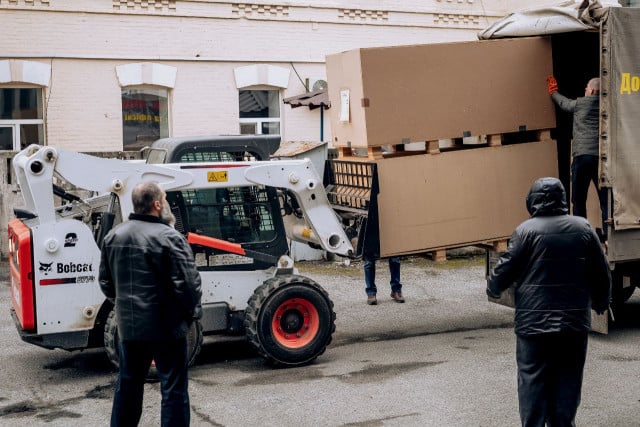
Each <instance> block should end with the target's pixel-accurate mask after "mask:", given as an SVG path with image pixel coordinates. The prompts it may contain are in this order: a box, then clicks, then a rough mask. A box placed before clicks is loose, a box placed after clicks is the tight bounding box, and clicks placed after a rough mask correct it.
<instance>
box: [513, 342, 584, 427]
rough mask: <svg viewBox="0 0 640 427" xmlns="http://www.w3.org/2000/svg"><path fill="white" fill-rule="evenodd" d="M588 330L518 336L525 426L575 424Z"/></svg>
mask: <svg viewBox="0 0 640 427" xmlns="http://www.w3.org/2000/svg"><path fill="white" fill-rule="evenodd" d="M587 338H588V335H587V333H586V332H585V333H579V332H576V333H571V332H570V333H564V332H559V333H547V334H539V335H533V336H517V339H516V360H517V363H518V400H519V403H520V419H521V421H522V426H523V427H534V426H535V427H544V425H545V423H546V425H547V426H548V427H563V426H575V421H574V420H575V416H576V413H577V411H578V406H579V405H580V392H581V389H582V373H583V370H584V362H585V359H586V355H587Z"/></svg>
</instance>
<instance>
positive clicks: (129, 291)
mask: <svg viewBox="0 0 640 427" xmlns="http://www.w3.org/2000/svg"><path fill="white" fill-rule="evenodd" d="M99 279H100V287H101V289H102V292H103V293H104V294H105V296H106V297H107V299H109V300H110V301H111V302H112V303H114V304H115V311H116V318H117V324H118V334H119V335H120V338H121V339H123V340H136V341H145V340H168V339H176V338H182V337H184V336H186V334H187V331H188V330H189V327H190V324H191V322H192V320H193V319H194V318H197V317H199V316H200V315H201V307H200V298H201V295H202V292H201V289H200V274H199V273H198V270H197V269H196V266H195V263H194V258H193V253H192V252H191V247H190V246H189V244H188V243H187V241H186V239H185V238H184V236H183V235H182V234H180V233H179V232H178V231H176V230H175V229H173V228H172V227H170V226H168V225H166V224H164V223H163V222H162V221H161V220H160V218H158V217H155V216H151V215H139V214H131V215H130V216H129V221H126V222H124V223H122V224H119V225H118V226H117V227H115V228H114V229H113V230H111V231H110V232H109V233H108V234H107V236H106V237H105V239H104V243H103V245H102V255H101V262H100V275H99Z"/></svg>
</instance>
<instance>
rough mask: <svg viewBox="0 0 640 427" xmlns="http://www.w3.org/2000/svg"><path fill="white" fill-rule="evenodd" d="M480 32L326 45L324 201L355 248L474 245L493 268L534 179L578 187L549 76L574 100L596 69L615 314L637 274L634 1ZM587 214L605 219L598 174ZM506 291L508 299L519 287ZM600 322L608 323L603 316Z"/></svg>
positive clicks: (526, 15) (503, 23)
mask: <svg viewBox="0 0 640 427" xmlns="http://www.w3.org/2000/svg"><path fill="white" fill-rule="evenodd" d="M480 38H481V40H478V41H472V42H456V43H439V44H427V45H414V46H393V47H383V48H364V49H356V50H352V51H346V52H341V53H338V54H334V55H329V56H328V57H327V76H328V83H329V98H330V100H331V103H332V108H331V125H332V132H333V140H332V142H333V144H334V146H337V147H338V149H339V150H340V158H338V159H334V160H330V161H329V163H328V165H327V167H326V168H325V170H326V175H325V185H326V186H327V191H328V195H329V199H330V201H331V203H332V205H333V206H334V209H336V211H338V212H340V215H341V217H342V218H343V223H345V224H347V233H348V235H349V236H350V237H351V238H354V246H355V247H356V254H357V255H360V254H362V253H363V252H368V253H371V254H375V255H376V256H382V257H385V256H397V255H407V254H418V253H424V252H427V253H431V254H432V255H433V257H434V258H436V259H442V258H443V257H444V256H446V250H447V249H449V248H456V247H463V246H467V245H477V246H480V247H482V248H485V249H486V250H487V257H486V260H487V261H486V271H487V274H488V272H489V271H490V270H491V268H492V267H493V265H494V264H495V262H496V261H497V258H498V257H497V255H498V253H499V252H501V251H504V250H506V247H507V242H508V239H509V237H510V235H511V233H512V231H513V230H514V229H515V227H516V226H517V225H518V224H519V223H520V222H522V221H524V220H525V219H526V218H527V217H528V213H527V212H526V209H525V203H524V200H525V195H526V193H527V191H528V189H529V187H530V185H531V183H532V182H533V181H534V180H535V179H536V178H539V177H542V176H555V177H559V178H560V179H561V181H562V182H563V184H564V186H565V188H566V189H567V193H568V194H570V191H571V188H570V164H571V131H572V122H571V120H572V117H571V116H570V115H568V114H566V113H563V112H562V111H560V110H559V109H557V108H556V107H555V106H554V105H553V103H552V101H551V99H550V97H549V95H548V93H547V88H546V78H547V77H548V76H550V75H554V76H555V77H556V79H557V81H558V85H559V89H560V92H561V93H562V94H564V95H565V96H568V97H570V98H576V97H578V96H584V88H585V86H586V83H587V81H588V80H589V79H591V78H592V77H600V79H601V94H600V133H599V139H600V156H599V157H600V166H599V183H598V184H599V187H600V188H604V189H606V191H607V193H608V196H609V206H608V208H609V209H608V213H607V215H608V216H607V218H606V222H607V224H608V226H609V229H610V231H609V237H608V242H607V250H606V255H607V258H608V261H609V263H610V267H611V271H612V278H613V300H612V308H613V313H615V311H616V309H617V308H618V307H621V305H622V303H623V302H625V301H626V300H628V299H629V298H630V297H631V296H632V294H633V292H634V290H635V289H636V288H637V287H638V286H640V245H639V244H638V241H639V239H640V220H639V218H640V186H638V185H637V183H638V182H640V168H638V167H637V165H638V163H639V162H640V150H638V148H637V134H638V133H639V132H640V129H639V128H638V125H637V123H638V122H637V120H636V117H637V115H638V113H639V112H640V83H639V82H640V75H639V73H638V70H640V57H638V55H637V51H636V46H637V43H636V41H638V40H640V10H639V9H636V8H622V7H611V8H602V7H600V6H599V4H597V2H583V3H582V5H578V4H576V5H575V6H569V7H557V8H544V9H537V10H533V11H529V12H527V11H524V12H518V13H514V14H512V15H509V16H507V17H505V18H504V19H503V20H500V21H498V22H496V23H495V24H494V25H492V26H491V27H490V28H488V29H487V30H485V31H483V32H482V33H481V34H480ZM383 65H384V66H383ZM420 144H421V145H420ZM416 145H417V148H416ZM588 216H589V220H590V222H591V223H592V225H593V226H594V227H595V228H596V229H597V228H601V227H602V222H601V221H602V220H601V217H600V209H599V206H598V204H597V196H596V192H595V186H592V189H591V190H590V194H589V201H588ZM500 302H502V303H505V304H507V305H513V303H514V301H513V294H512V293H510V292H507V293H506V295H505V296H504V299H503V300H502V301H500ZM594 315H595V313H594ZM614 317H615V316H614ZM598 320H599V322H594V324H595V325H596V326H594V327H597V328H599V329H600V330H601V331H602V332H605V331H606V330H607V328H608V325H607V323H608V320H609V319H608V318H606V319H598Z"/></svg>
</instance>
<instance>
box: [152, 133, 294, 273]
mask: <svg viewBox="0 0 640 427" xmlns="http://www.w3.org/2000/svg"><path fill="white" fill-rule="evenodd" d="M279 145H280V137H279V136H271V135H241V136H240V135H238V136H213V137H206V136H205V137H187V138H163V139H159V140H157V141H155V142H154V143H153V144H152V146H151V147H150V150H149V153H148V155H147V163H194V162H237V161H260V160H263V161H264V160H269V157H270V155H271V154H273V153H274V152H275V151H276V150H277V149H278V147H279ZM167 200H168V202H169V204H170V205H171V210H172V212H173V214H174V215H175V217H176V225H175V227H176V229H177V230H178V231H180V232H182V233H183V234H186V233H188V232H193V233H197V234H200V235H204V236H208V237H214V238H217V239H221V240H225V241H228V242H232V243H238V244H241V245H242V246H243V247H244V248H246V249H249V250H251V251H255V252H260V253H264V254H267V255H271V256H274V257H276V258H278V257H280V256H282V255H285V254H287V253H288V250H289V248H288V244H287V239H286V232H285V228H284V223H283V221H282V216H281V214H280V201H279V197H278V192H277V189H276V188H274V187H262V186H251V187H227V188H217V189H189V190H181V191H170V192H167ZM192 249H193V252H194V254H195V255H196V260H197V262H198V267H199V269H201V270H257V269H263V268H268V267H269V266H270V265H267V263H265V262H264V261H259V260H256V259H252V258H245V257H241V256H237V255H232V254H228V253H223V252H221V251H219V250H216V249H211V248H205V247H202V246H199V245H192Z"/></svg>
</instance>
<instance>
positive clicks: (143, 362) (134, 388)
mask: <svg viewBox="0 0 640 427" xmlns="http://www.w3.org/2000/svg"><path fill="white" fill-rule="evenodd" d="M152 360H153V361H155V364H156V370H157V372H158V377H159V379H160V390H161V392H162V405H161V425H162V426H167V427H169V426H171V427H174V426H178V427H180V426H188V425H189V421H190V413H189V392H188V376H187V340H186V338H181V339H177V340H166V341H120V373H119V374H118V381H117V383H116V390H115V395H114V398H113V409H112V412H111V426H112V427H113V426H137V425H138V422H139V421H140V416H141V415H142V397H143V394H144V382H145V378H146V376H147V372H148V371H149V367H150V366H151V361H152Z"/></svg>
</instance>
